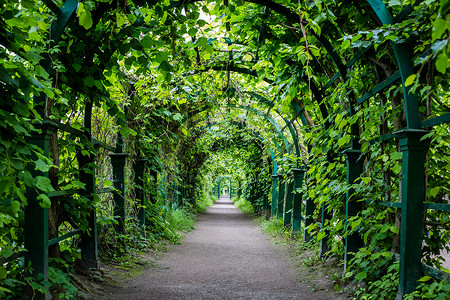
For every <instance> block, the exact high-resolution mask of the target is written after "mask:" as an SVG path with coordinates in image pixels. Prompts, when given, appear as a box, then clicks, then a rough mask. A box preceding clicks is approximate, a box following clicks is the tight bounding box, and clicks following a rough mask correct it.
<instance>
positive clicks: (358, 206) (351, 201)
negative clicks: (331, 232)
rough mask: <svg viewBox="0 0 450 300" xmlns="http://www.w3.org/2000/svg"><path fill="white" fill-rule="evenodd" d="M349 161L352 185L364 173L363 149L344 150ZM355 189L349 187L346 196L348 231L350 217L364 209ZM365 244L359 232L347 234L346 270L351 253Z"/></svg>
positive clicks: (346, 224) (348, 172) (348, 177)
mask: <svg viewBox="0 0 450 300" xmlns="http://www.w3.org/2000/svg"><path fill="white" fill-rule="evenodd" d="M343 154H344V155H345V158H346V162H347V184H348V185H351V184H354V183H357V182H358V181H357V180H358V178H359V177H361V174H362V173H363V160H362V159H361V158H360V156H361V151H359V150H352V149H347V150H346V151H344V152H343ZM354 193H355V191H354V189H349V190H348V191H347V193H346V197H345V231H346V232H348V231H349V228H348V219H349V218H351V217H354V216H356V215H358V213H359V212H360V211H361V210H362V201H359V199H355V198H354V195H353V194H354ZM362 246H363V241H362V239H361V237H360V235H359V233H358V232H355V233H352V234H347V236H346V237H345V249H344V270H347V268H348V263H349V261H350V259H352V258H353V255H352V254H350V252H352V253H356V252H358V250H359V248H361V247H362Z"/></svg>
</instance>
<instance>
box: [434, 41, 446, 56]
mask: <svg viewBox="0 0 450 300" xmlns="http://www.w3.org/2000/svg"><path fill="white" fill-rule="evenodd" d="M445 45H447V40H445V39H444V40H437V41H436V42H434V43H433V45H431V50H432V51H433V53H434V55H437V54H438V53H439V52H440V51H441V50H442V48H444V47H445Z"/></svg>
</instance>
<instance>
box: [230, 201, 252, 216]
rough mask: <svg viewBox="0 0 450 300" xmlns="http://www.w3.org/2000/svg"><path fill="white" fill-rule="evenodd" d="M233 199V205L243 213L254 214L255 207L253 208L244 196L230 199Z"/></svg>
mask: <svg viewBox="0 0 450 300" xmlns="http://www.w3.org/2000/svg"><path fill="white" fill-rule="evenodd" d="M232 200H233V201H234V205H235V206H236V207H237V208H238V209H239V210H240V211H242V212H243V213H244V214H245V215H248V216H254V215H255V209H254V208H253V206H252V204H251V203H250V202H249V201H247V200H246V199H245V198H242V197H240V198H237V199H232Z"/></svg>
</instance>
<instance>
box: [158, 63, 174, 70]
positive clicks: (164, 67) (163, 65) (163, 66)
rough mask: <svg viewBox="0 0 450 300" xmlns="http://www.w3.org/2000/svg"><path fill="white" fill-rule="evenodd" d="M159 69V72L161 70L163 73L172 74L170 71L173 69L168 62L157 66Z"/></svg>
mask: <svg viewBox="0 0 450 300" xmlns="http://www.w3.org/2000/svg"><path fill="white" fill-rule="evenodd" d="M159 68H160V69H161V70H163V71H164V72H172V69H173V67H172V65H171V64H169V62H168V61H167V60H164V61H162V62H161V63H160V64H159Z"/></svg>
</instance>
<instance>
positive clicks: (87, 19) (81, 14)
mask: <svg viewBox="0 0 450 300" xmlns="http://www.w3.org/2000/svg"><path fill="white" fill-rule="evenodd" d="M77 16H78V23H79V24H80V25H81V26H83V27H84V28H85V29H86V30H88V29H89V28H91V27H92V25H93V24H94V22H93V21H92V15H91V12H90V11H87V10H85V9H84V5H83V3H80V4H79V6H78V11H77Z"/></svg>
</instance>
